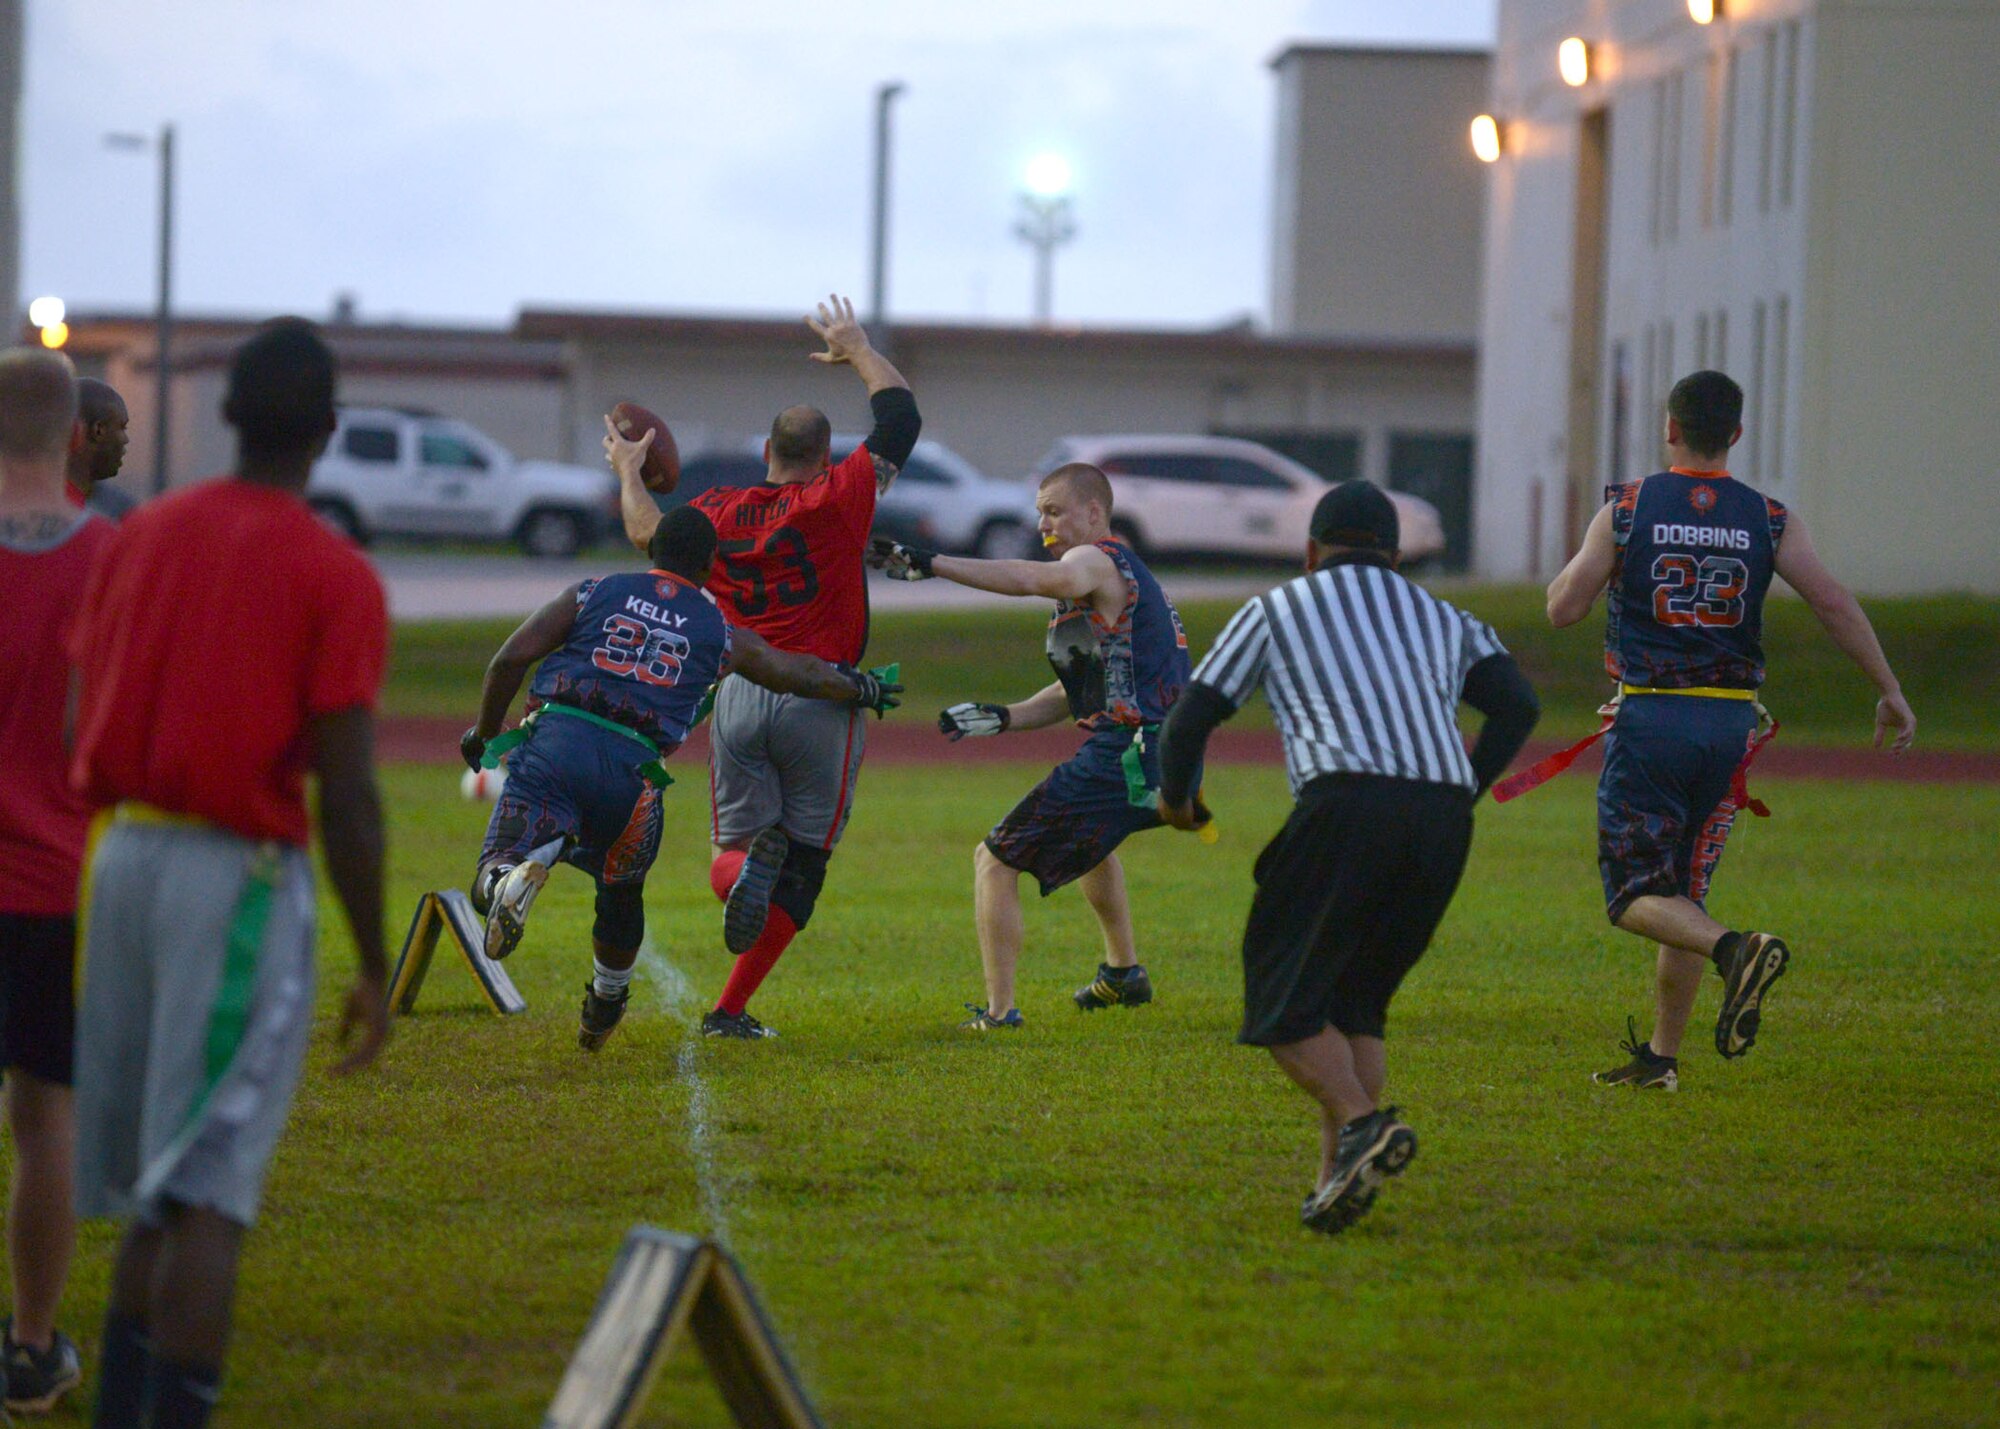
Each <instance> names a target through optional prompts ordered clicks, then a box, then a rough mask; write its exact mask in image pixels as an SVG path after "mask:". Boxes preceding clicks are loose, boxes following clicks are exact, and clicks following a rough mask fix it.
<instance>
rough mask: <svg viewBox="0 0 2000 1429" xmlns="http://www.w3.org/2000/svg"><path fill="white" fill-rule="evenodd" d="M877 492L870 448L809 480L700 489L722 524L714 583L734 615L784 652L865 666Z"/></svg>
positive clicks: (697, 503)
mask: <svg viewBox="0 0 2000 1429" xmlns="http://www.w3.org/2000/svg"><path fill="white" fill-rule="evenodd" d="M875 494H876V484H875V454H874V453H873V452H872V451H870V450H869V449H868V448H867V447H866V446H860V447H856V448H855V449H854V452H853V454H852V455H851V456H849V457H848V458H847V459H846V460H845V461H842V462H838V463H836V464H835V465H834V466H833V467H832V468H830V469H829V470H827V471H824V472H822V473H821V474H820V475H818V476H816V477H814V478H813V479H812V480H811V481H805V482H798V483H795V484H792V485H786V486H775V485H763V486H752V487H720V486H718V487H711V488H710V489H709V490H707V491H704V492H702V493H701V494H700V495H699V496H697V497H695V498H694V499H693V500H692V501H691V502H689V503H688V504H689V505H691V506H693V507H694V508H695V509H696V510H698V511H700V512H702V513H703V514H704V515H706V516H707V517H708V519H709V520H711V521H713V522H714V523H715V538H716V546H715V569H714V572H713V573H712V574H711V575H710V576H709V579H708V589H709V590H710V591H711V592H712V593H713V594H714V596H715V598H716V600H717V601H718V602H719V603H720V604H721V606H722V608H723V610H724V611H726V612H727V613H728V615H729V618H730V619H731V620H733V621H735V622H736V623H737V624H738V625H747V626H749V627H750V628H751V629H752V630H754V631H756V632H757V633H758V634H759V635H761V636H763V637H764V638H765V639H766V640H768V641H770V642H771V644H773V645H774V646H776V647H777V648H778V649H780V650H791V651H796V652H798V653H801V654H806V655H817V656H819V658H820V659H822V660H830V661H832V662H834V663H836V664H839V663H842V662H845V663H847V664H859V663H860V661H861V652H862V650H863V649H864V648H865V647H866V646H867V644H868V583H867V573H866V571H865V570H864V569H863V567H862V562H861V558H862V553H863V552H864V551H865V550H866V549H867V546H868V528H869V527H870V526H872V525H874V524H875Z"/></svg>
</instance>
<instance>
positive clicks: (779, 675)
mask: <svg viewBox="0 0 2000 1429" xmlns="http://www.w3.org/2000/svg"><path fill="white" fill-rule="evenodd" d="M729 636H730V659H729V669H730V672H731V673H732V674H737V675H741V676H742V677H743V678H744V679H746V680H748V681H749V682H750V683H751V684H753V685H762V686H763V687H764V688H765V689H767V690H776V691H777V692H778V693H779V694H781V695H804V696H805V697H806V698H807V699H810V700H833V701H835V702H837V703H839V704H851V705H861V706H863V707H865V708H867V709H872V710H874V711H875V713H876V714H878V715H880V714H886V713H887V712H888V711H890V710H892V709H895V708H896V707H897V705H898V704H900V703H901V701H899V700H897V699H896V698H895V696H897V695H900V694H901V693H902V692H903V687H902V686H901V685H897V684H891V683H890V682H888V681H886V680H883V679H882V678H880V677H879V676H877V675H874V674H871V673H870V672H868V671H866V670H847V669H842V668H841V667H840V666H838V665H829V664H828V663H827V662H826V661H824V660H822V659H820V658H819V657H818V656H816V655H800V654H794V653H792V652H790V651H786V650H779V649H777V648H775V647H774V646H772V644H771V643H770V642H769V641H768V640H766V639H764V637H763V636H761V635H759V634H757V632H756V631H754V630H747V629H745V628H744V627H742V626H740V625H739V626H733V627H731V629H730V632H729Z"/></svg>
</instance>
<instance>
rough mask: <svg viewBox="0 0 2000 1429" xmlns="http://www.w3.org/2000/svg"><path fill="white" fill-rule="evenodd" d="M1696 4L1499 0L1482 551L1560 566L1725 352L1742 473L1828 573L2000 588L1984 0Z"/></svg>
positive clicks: (1509, 560) (1515, 563)
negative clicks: (1666, 408) (1791, 515)
mask: <svg viewBox="0 0 2000 1429" xmlns="http://www.w3.org/2000/svg"><path fill="white" fill-rule="evenodd" d="M1714 9H1715V11H1716V12H1717V15H1716V18H1715V19H1714V20H1713V22H1712V23H1708V24H1699V23H1696V21H1695V19H1694V18H1693V16H1692V14H1691V9H1690V7H1689V6H1686V5H1683V4H1679V3H1673V4H1669V3H1666V0H1501V4H1500V20H1499V47H1498V51H1497V54H1496V56H1495V68H1494V80H1493V95H1492V101H1491V105H1490V109H1491V112H1492V113H1493V115H1494V116H1495V117H1496V118H1497V119H1498V120H1499V121H1500V126H1501V131H1502V135H1503V151H1502V153H1501V155H1500V157H1499V159H1498V161H1497V162H1496V163H1494V164H1492V165H1491V166H1490V169H1489V188H1488V195H1489V202H1488V209H1487V225H1486V238H1485V250H1486V251H1485V285H1484V293H1485V297H1484V302H1483V306H1484V317H1483V321H1482V325H1481V332H1480V344H1481V346H1480V355H1481V363H1480V380H1479V459H1478V476H1477V483H1476V495H1475V502H1474V507H1475V512H1476V526H1475V543H1474V548H1475V551H1476V568H1477V569H1478V571H1479V572H1480V573H1481V574H1483V575H1488V576H1495V577H1505V578H1518V577H1523V576H1533V577H1542V576H1546V575H1548V574H1550V573H1551V572H1552V571H1553V570H1554V569H1555V567H1556V566H1557V564H1559V562H1560V561H1561V560H1562V559H1564V558H1565V556H1566V555H1567V553H1568V551H1569V550H1571V549H1572V548H1573V546H1574V543H1575V541H1576V539H1577V537H1578V535H1579V534H1580V531H1581V528H1582V524H1583V523H1584V522H1585V521H1587V520H1588V518H1589V516H1590V513H1591V512H1592V511H1593V510H1594V509H1595V507H1596V505H1597V504H1598V503H1599V502H1600V501H1601V500H1602V496H1603V489H1604V487H1605V486H1606V485H1607V484H1608V483H1611V482H1614V481H1622V480H1630V479H1632V478H1634V477H1637V476H1640V475H1643V474H1645V473H1646V472H1648V471H1652V470H1656V469H1657V468H1658V466H1659V464H1660V462H1661V451H1660V428H1661V425H1662V413H1663V403H1664V401H1665V396H1666V393H1667V390H1668V388H1669V387H1670V386H1671V385H1672V383H1673V382H1674V380H1675V379H1676V378H1677V377H1679V376H1681V375H1683V374H1684V373H1686V372H1689V371H1692V370H1694V369H1696V368H1700V367H1719V368H1722V369H1723V370H1726V371H1728V372H1729V373H1731V375H1733V376H1735V377H1736V378H1737V379H1738V380H1739V381H1740V382H1742V383H1743V386H1744V389H1745V393H1746V399H1747V406H1746V411H1745V418H1744V425H1745V436H1744V439H1743V442H1742V444H1741V445H1740V446H1739V447H1738V448H1737V450H1736V452H1735V453H1734V454H1733V456H1732V459H1731V469H1732V471H1733V472H1734V473H1735V474H1736V475H1738V476H1739V477H1741V478H1743V479H1744V480H1746V481H1749V482H1751V483H1752V484H1754V485H1756V486H1758V487H1760V488H1763V489H1765V490H1767V491H1768V492H1769V493H1770V494H1772V495H1774V496H1777V497H1778V498H1779V499H1781V500H1784V501H1786V502H1788V503H1790V504H1792V505H1793V506H1795V507H1796V508H1797V509H1798V511H1799V512H1800V514H1801V516H1802V518H1803V519H1804V520H1805V521H1806V522H1807V523H1808V525H1809V527H1810V529H1811V531H1812V533H1813V537H1814V540H1815V543H1816V544H1817V545H1818V547H1819V548H1820V550H1821V552H1822V553H1823V554H1824V555H1825V556H1826V557H1827V559H1828V561H1829V562H1830V564H1831V565H1832V566H1833V567H1834V569H1835V570H1837V571H1839V572H1840V573H1841V574H1842V575H1843V576H1844V577H1845V578H1847V579H1849V580H1850V581H1851V582H1852V583H1854V584H1855V585H1856V586H1857V587H1858V588H1860V589H1862V590H1866V591H1872V592H1878V593H1890V592H1914V591H1924V590H1945V589H1972V590H1978V591H1985V592H1993V591H2000V540H1996V539H1995V538H1996V536H2000V470H1996V467H2000V458H1996V455H1995V453H1996V452H2000V402H1996V401H1995V400H1994V396H1993V394H1994V390H1995V383H1994V375H1993V374H1994V373H1995V372H1996V371H2000V316H1996V315H2000V243H1996V242H1995V239H1994V235H1995V234H1996V232H2000V165H1996V164H1995V163H1994V162H1993V161H1992V155H1993V154H1994V153H1995V152H1996V151H2000V100H1996V98H1995V95H1996V90H1995V82H1994V78H1993V76H1994V75H1995V74H1996V73H2000V4H1995V3H1993V0H1896V3H1887V0H1728V3H1727V4H1724V3H1721V0H1718V3H1716V4H1715V6H1714ZM1570 37H1575V38H1577V39H1580V40H1582V41H1584V42H1585V44H1586V45H1587V46H1588V52H1587V53H1588V71H1589V73H1588V77H1587V79H1586V81H1585V83H1583V84H1582V85H1580V86H1576V87H1572V86H1570V85H1568V84H1566V83H1565V82H1564V81H1563V80H1562V79H1561V78H1559V77H1558V72H1557V47H1558V45H1559V44H1560V43H1561V42H1562V41H1563V40H1565V39H1566V38H1570Z"/></svg>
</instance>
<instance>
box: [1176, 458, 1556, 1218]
mask: <svg viewBox="0 0 2000 1429" xmlns="http://www.w3.org/2000/svg"><path fill="white" fill-rule="evenodd" d="M1396 546H1397V527H1396V508H1395V507H1394V506H1393V505H1392V504H1391V503H1390V501H1389V498H1388V497H1387V496H1385V495H1384V494H1383V493H1382V492H1381V491H1380V490H1378V489H1377V488H1375V487H1373V486H1371V485H1369V484H1368V483H1367V482H1365V481H1348V482H1343V483H1341V484H1340V485H1338V486H1335V487H1333V488H1332V489H1331V490H1329V491H1328V492H1327V493H1326V495H1324V496H1323V497H1321V498H1320V501H1319V505H1318V506H1317V507H1315V508H1314V510H1313V516H1312V527H1311V532H1310V540H1309V541H1308V543H1307V547H1306V574H1305V575H1304V576H1301V577H1300V578H1299V579H1297V580H1294V581H1289V582H1287V583H1286V584H1284V585H1282V586H1279V587H1278V588H1277V589H1276V590H1274V591H1271V592H1270V593H1269V594H1268V595H1262V596H1259V597H1258V598H1257V599H1255V600H1253V601H1251V602H1250V603H1249V604H1248V605H1246V606H1244V607H1243V609H1241V610H1239V611H1238V612H1237V613H1236V615H1235V616H1234V617H1233V618H1232V619H1231V620H1230V622H1229V624H1228V626H1227V627H1226V628H1225V629H1224V630H1223V632H1222V636H1221V638H1220V639H1219V640H1217V641H1216V643H1215V648H1214V649H1212V650H1210V651H1209V653H1208V658H1207V659H1205V660H1203V661H1202V663H1201V666H1200V668H1198V669H1197V670H1196V671H1195V672H1194V677H1193V681H1192V683H1190V684H1189V686H1188V687H1187V689H1186V690H1185V691H1184V692H1183V693H1182V695H1181V697H1180V700H1179V702H1178V703H1176V704H1175V706H1174V709H1173V713H1172V714H1171V715H1170V716H1169V717H1168V720H1167V724H1166V729H1165V732H1164V735H1163V738H1162V744H1161V754H1160V762H1161V787H1160V811H1161V814H1162V816H1163V817H1165V819H1166V820H1167V822H1169V823H1171V824H1173V825H1174V826H1175V827H1176V828H1181V829H1195V828H1198V827H1199V826H1200V825H1201V824H1202V823H1204V822H1206V821H1207V812H1208V811H1207V810H1206V809H1204V808H1202V807H1201V806H1200V804H1199V803H1198V802H1197V801H1195V800H1194V799H1193V798H1192V795H1191V792H1190V791H1191V790H1192V789H1193V788H1194V785H1195V782H1196V778H1197V774H1198V771H1199V769H1200V767H1201V758H1202V750H1203V748H1204V746H1205V745H1206V744H1207V741H1208V736H1209V734H1210V733H1211V732H1212V731H1213V730H1214V729H1215V727H1216V726H1217V725H1219V724H1221V723H1222V721H1224V720H1226V719H1228V718H1229V717H1230V716H1231V715H1233V714H1234V713H1235V712H1236V711H1237V710H1238V709H1239V708H1241V707H1242V705H1243V702H1244V701H1245V700H1247V699H1248V698H1249V697H1250V695H1251V694H1252V693H1253V692H1254V691H1255V690H1256V689H1258V688H1259V687H1260V686H1261V687H1262V688H1263V690H1264V694H1265V698H1266V699H1268V700H1269V701H1270V704H1271V710H1272V712H1273V714H1275V715H1276V717H1277V721H1278V729H1279V731H1280V732H1281V733H1282V734H1283V736H1284V742H1285V768H1286V772H1287V774H1288V775H1289V776H1290V779H1291V785H1292V792H1293V794H1294V795H1295V796H1296V797H1297V800H1298V802H1297V804H1296V806H1295V807H1294V808H1293V810H1292V816H1291V818H1290V819H1289V820H1287V821H1286V824H1285V826H1284V828H1283V829H1281V830H1279V832H1278V836H1277V837H1276V838H1274V839H1273V840H1271V843H1270V845H1269V847H1267V848H1266V849H1265V850H1264V851H1263V853H1262V854H1261V855H1259V857H1258V859H1257V866H1256V873H1255V877H1256V881H1257V892H1256V895H1255V897H1254V898H1252V900H1251V903H1250V919H1249V923H1248V926H1246V927H1245V929H1244V931H1243V1030H1242V1032H1241V1033H1240V1034H1239V1035H1238V1038H1237V1040H1238V1041H1240V1042H1244V1043H1248V1044H1249V1045H1251V1046H1257V1047H1268V1048H1270V1050H1271V1055H1272V1056H1273V1057H1274V1058H1276V1059H1277V1062H1278V1065H1279V1066H1280V1067H1281V1068H1283V1069H1284V1071H1285V1074H1286V1075H1287V1076H1289V1077H1290V1078H1291V1079H1292V1080H1293V1081H1295V1082H1297V1083H1298V1084H1299V1087H1300V1088H1301V1089H1302V1090H1303V1091H1304V1092H1305V1093H1306V1094H1307V1095H1308V1096H1310V1097H1312V1098H1313V1100H1314V1101H1316V1102H1318V1103H1319V1105H1320V1168H1319V1179H1318V1181H1317V1182H1316V1184H1315V1186H1314V1189H1313V1193H1312V1194H1311V1195H1310V1196H1308V1197H1307V1198H1306V1203H1305V1207H1304V1210H1303V1211H1302V1213H1301V1219H1302V1220H1303V1221H1304V1222H1305V1224H1306V1225H1307V1226H1309V1227H1310V1228H1311V1229H1313V1230H1317V1231H1324V1232H1326V1233H1327V1234H1329V1235H1331V1234H1333V1233H1335V1232H1338V1231H1341V1230H1344V1229H1345V1228H1346V1227H1347V1226H1349V1225H1351V1224H1353V1222H1354V1221H1355V1220H1356V1219H1357V1218H1358V1217H1359V1216H1360V1215H1361V1214H1362V1213H1363V1212H1365V1211H1366V1210H1367V1209H1368V1207H1369V1206H1370V1205H1371V1204H1372V1203H1373V1202H1374V1200H1375V1193H1376V1191H1377V1189H1378V1188H1379V1187H1380V1186H1381V1183H1382V1180H1383V1178H1384V1177H1387V1176H1393V1175H1395V1174H1397V1173H1398V1172H1400V1171H1401V1170H1402V1169H1403V1167H1404V1166H1406V1165H1407V1164H1409V1161H1410V1158H1411V1157H1412V1156H1414V1155H1415V1154H1416V1150H1417V1138H1416V1133H1414V1132H1413V1131H1411V1130H1410V1128H1409V1127H1408V1126H1406V1125H1405V1124H1404V1123H1403V1122H1402V1121H1401V1120H1399V1119H1398V1117H1397V1113H1396V1109H1395V1108H1394V1107H1383V1106H1380V1105H1379V1103H1380V1100H1381V1096H1382V1087H1383V1082H1384V1080H1385V1078H1386V1061H1385V1057H1384V1048H1383V1043H1382V1036H1383V1026H1384V1022H1385V1019H1386V1016H1387V1013H1388V1008H1389V999H1390V998H1391V997H1393V996H1394V995H1395V992H1396V987H1397V985H1398V984H1399V983H1401V982H1402V980H1403V977H1404V975H1405V974H1406V973H1408V972H1409V970H1410V969H1411V967H1412V966H1414V965H1415V963H1416V961H1417V959H1418V958H1420V957H1422V956H1423V952H1424V949H1425V948H1426V947H1428V946H1429V944H1430V940H1431V934H1432V933H1433V932H1435V931H1436V929H1437V925H1438V920H1439V919H1441V918H1442V917H1443V916H1444V911H1445V908H1446V907H1447V905H1449V904H1450V902H1451V896H1452V894H1453V892H1454V891H1456V890H1457V888H1458V879H1459V875H1460V874H1461V873H1462V872H1463V871H1464V869H1465V856H1466V853H1467V851H1468V849H1469V848H1470V847H1471V843H1472V805H1473V801H1474V800H1475V799H1477V798H1478V797H1479V796H1480V795H1481V794H1482V793H1484V792H1485V790H1486V787H1487V785H1489V784H1491V783H1492V782H1493V780H1494V779H1495V778H1496V777H1497V776H1498V775H1499V774H1500V772H1501V771H1502V770H1503V769H1505V768H1506V767H1507V765H1508V763H1509V762H1510V761H1511V760H1512V759H1513V757H1514V755H1515V754H1516V753H1517V752H1519V750H1520V748H1521V745H1522V742H1523V741H1525V740H1526V739H1527V737H1528V732H1529V731H1530V730H1532V729H1533V728H1534V726H1535V720H1536V718H1537V717H1538V716H1539V715H1540V713H1541V707H1540V705H1539V703H1538V702H1537V701H1536V699H1535V692H1534V691H1533V690H1532V689H1531V688H1530V687H1529V685H1528V682H1527V680H1526V679H1525V678H1524V677H1523V676H1522V674H1521V671H1520V668H1519V667H1518V666H1516V665H1515V663H1514V660H1513V657H1512V656H1510V655H1509V654H1508V653H1507V652H1506V650H1505V649H1504V648H1502V646H1501V644H1500V641H1499V638H1498V637H1497V636H1496V635H1494V633H1493V631H1492V629H1491V628H1490V627H1489V626H1487V625H1486V624H1485V622H1483V621H1480V620H1477V619H1474V618H1473V617H1472V616H1470V615H1467V614H1466V613H1465V612H1464V611H1462V610H1459V609H1457V608H1456V607H1455V606H1451V605H1448V604H1446V603H1445V602H1444V601H1441V600H1439V599H1437V598H1436V597H1434V596H1432V595H1430V594H1429V593H1428V592H1426V591H1424V590H1422V589H1420V588H1419V587H1417V586H1415V585H1413V584H1412V583H1411V582H1409V581H1408V580H1406V579H1404V578H1403V577H1402V576H1400V575H1398V574H1397V573H1396ZM1461 699H1462V700H1464V701H1465V702H1466V703H1467V704H1470V705H1471V706H1472V707H1473V708H1474V709H1477V710H1479V711H1480V712H1481V713H1482V714H1484V715H1485V716H1486V721H1485V725H1484V727H1483V728H1482V729H1481V730H1480V732H1479V738H1478V741H1477V743H1476V744H1474V746H1473V748H1472V751H1471V753H1470V755H1468V754H1467V753H1466V749H1465V743H1464V741H1463V740H1462V739H1461V738H1460V736H1459V732H1458V716H1457V711H1458V704H1459V701H1460V700H1461Z"/></svg>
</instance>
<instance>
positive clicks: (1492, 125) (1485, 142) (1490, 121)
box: [1472, 114, 1502, 164]
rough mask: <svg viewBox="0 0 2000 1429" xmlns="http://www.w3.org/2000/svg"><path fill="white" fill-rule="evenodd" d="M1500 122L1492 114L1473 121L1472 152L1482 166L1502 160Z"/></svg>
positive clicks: (1483, 115)
mask: <svg viewBox="0 0 2000 1429" xmlns="http://www.w3.org/2000/svg"><path fill="white" fill-rule="evenodd" d="M1501 147H1502V145H1501V141H1500V121H1499V120H1497V119H1495V118H1494V117H1493V116H1492V115H1491V114H1482V115H1480V116H1479V117H1478V118H1477V119H1475V120H1473V121H1472V152H1473V154H1474V155H1476V156H1477V157H1478V159H1479V162H1480V163H1482V164H1491V163H1494V162H1496V161H1498V159H1499V158H1500V150H1501Z"/></svg>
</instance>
